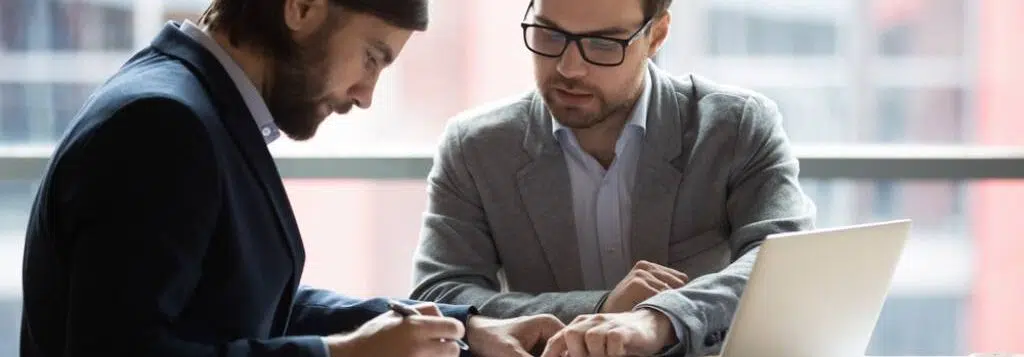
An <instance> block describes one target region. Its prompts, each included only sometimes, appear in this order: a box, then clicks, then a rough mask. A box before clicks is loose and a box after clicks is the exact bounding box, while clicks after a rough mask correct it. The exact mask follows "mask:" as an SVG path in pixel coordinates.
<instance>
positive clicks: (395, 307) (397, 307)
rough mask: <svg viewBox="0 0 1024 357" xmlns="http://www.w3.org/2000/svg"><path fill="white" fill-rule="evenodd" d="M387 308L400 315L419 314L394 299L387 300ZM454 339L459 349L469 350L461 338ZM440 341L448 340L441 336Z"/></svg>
mask: <svg viewBox="0 0 1024 357" xmlns="http://www.w3.org/2000/svg"><path fill="white" fill-rule="evenodd" d="M388 308H390V309H391V311H394V312H395V313H396V314H399V315H401V316H402V317H406V316H412V315H421V314H420V312H419V311H416V309H413V308H411V307H408V306H405V304H403V303H400V302H398V301H394V300H391V301H388ZM454 341H455V344H456V345H459V348H460V349H462V350H464V351H468V350H469V345H467V344H466V343H465V342H462V340H454ZM441 342H448V340H447V339H444V338H442V339H441Z"/></svg>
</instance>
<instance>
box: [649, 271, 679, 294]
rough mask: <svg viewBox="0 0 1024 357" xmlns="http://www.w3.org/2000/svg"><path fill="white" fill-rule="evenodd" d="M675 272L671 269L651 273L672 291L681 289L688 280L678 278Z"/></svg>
mask: <svg viewBox="0 0 1024 357" xmlns="http://www.w3.org/2000/svg"><path fill="white" fill-rule="evenodd" d="M672 271H674V270H672V269H669V268H661V269H654V270H652V271H650V273H651V275H654V278H655V279H658V281H661V282H663V283H665V284H667V285H668V286H669V288H671V289H679V288H681V287H683V285H686V280H683V279H680V278H679V277H678V276H676V275H674V274H672V273H671V272H672Z"/></svg>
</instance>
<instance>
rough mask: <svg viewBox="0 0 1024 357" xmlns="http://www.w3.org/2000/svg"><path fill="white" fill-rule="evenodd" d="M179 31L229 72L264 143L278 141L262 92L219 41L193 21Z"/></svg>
mask: <svg viewBox="0 0 1024 357" xmlns="http://www.w3.org/2000/svg"><path fill="white" fill-rule="evenodd" d="M179 29H180V30H181V32H183V33H185V35H187V36H188V37H190V38H192V40H194V41H196V42H198V43H199V44H200V45H202V46H203V47H204V48H206V50H207V51H210V53H212V54H213V56H214V57H216V58H217V62H220V65H221V66H223V67H224V70H225V71H227V72H228V76H229V77H231V81H232V82H234V83H235V87H237V88H238V92H239V93H241V94H242V100H243V101H244V102H245V106H246V108H248V109H249V113H250V114H252V118H253V120H255V121H256V126H257V127H258V128H259V130H260V135H263V142H265V143H267V144H270V143H272V142H274V140H277V138H278V137H280V136H281V131H280V130H279V129H278V127H277V124H274V117H273V116H272V115H271V114H270V109H269V108H267V103H266V102H265V101H264V100H263V96H262V95H260V91H259V90H258V89H256V86H255V85H253V83H252V80H250V79H249V77H248V76H246V75H245V71H243V70H242V67H239V66H238V63H236V62H235V60H233V59H231V56H230V55H228V53H227V51H225V50H224V48H222V47H220V45H219V44H217V41H215V40H214V39H213V38H212V37H210V36H209V35H207V34H206V33H205V32H203V30H202V29H200V28H199V26H196V24H195V23H193V22H192V21H189V20H185V21H184V22H182V24H181V26H180V27H179Z"/></svg>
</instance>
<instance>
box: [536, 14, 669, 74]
mask: <svg viewBox="0 0 1024 357" xmlns="http://www.w3.org/2000/svg"><path fill="white" fill-rule="evenodd" d="M531 9H533V1H530V5H529V6H527V8H526V14H524V15H523V23H522V24H520V25H521V26H522V27H523V42H524V43H526V48H527V49H529V50H530V52H533V53H536V54H538V55H541V56H544V57H551V58H557V57H561V56H562V55H563V54H565V50H566V49H568V48H569V44H571V43H576V48H577V49H579V51H580V56H582V57H583V60H585V61H587V62H589V63H592V64H595V65H598V66H606V67H614V66H618V65H620V64H622V62H623V61H625V59H626V48H628V47H629V45H630V44H631V43H633V41H636V39H637V38H638V36H639V35H640V33H641V32H643V31H644V29H646V28H647V26H649V25H650V24H651V19H653V17H647V18H646V19H644V23H643V25H641V26H640V28H639V29H637V30H636V32H633V34H632V35H629V38H626V39H624V40H623V39H618V38H611V37H604V36H590V35H577V34H574V33H569V32H566V31H563V30H560V29H557V28H554V27H551V26H544V25H538V24H530V23H526V17H527V16H529V15H530V10H531Z"/></svg>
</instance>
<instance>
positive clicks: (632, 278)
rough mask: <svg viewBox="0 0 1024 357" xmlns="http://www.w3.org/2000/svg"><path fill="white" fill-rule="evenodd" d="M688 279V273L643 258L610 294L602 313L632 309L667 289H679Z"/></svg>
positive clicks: (602, 306)
mask: <svg viewBox="0 0 1024 357" xmlns="http://www.w3.org/2000/svg"><path fill="white" fill-rule="evenodd" d="M688 280H689V278H688V277H687V276H686V274H683V273H681V272H679V271H676V270H675V269H672V268H669V267H664V266H661V265H658V264H655V263H651V262H647V261H643V260H641V261H639V262H637V263H636V265H634V266H633V269H632V270H630V271H629V274H626V277H625V278H623V279H622V281H620V282H619V284H618V285H616V286H615V289H613V290H612V292H611V293H610V294H608V298H607V299H605V301H604V304H603V305H601V313H619V312H628V311H632V310H633V307H635V306H636V305H637V304H639V303H641V302H643V301H644V300H647V299H650V298H651V297H652V296H654V295H657V294H658V293H660V292H662V291H665V290H669V289H679V288H681V287H683V285H685V284H686V282H687V281H688Z"/></svg>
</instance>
